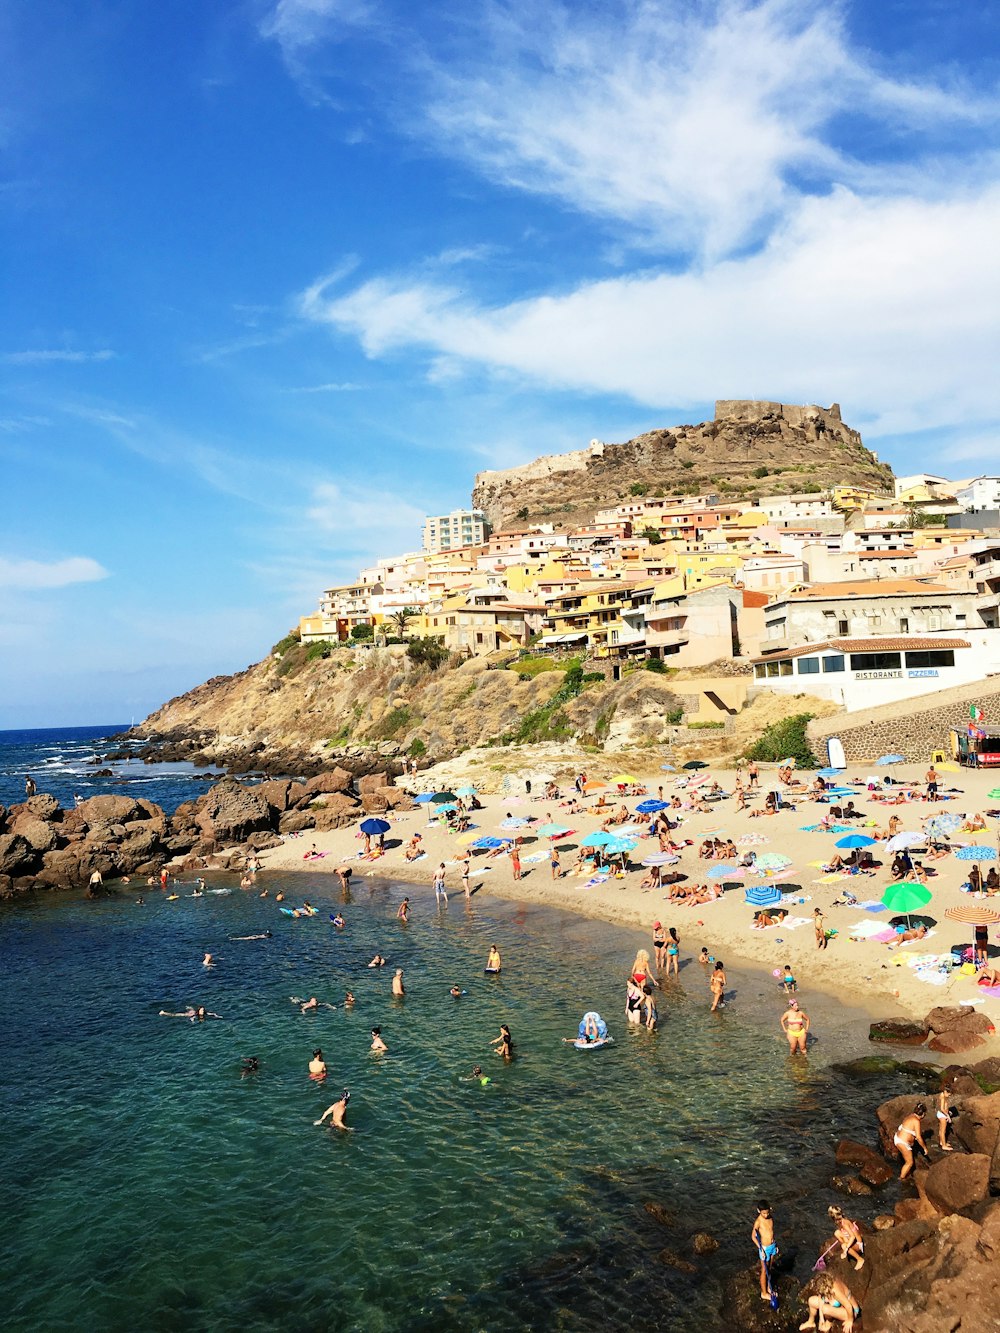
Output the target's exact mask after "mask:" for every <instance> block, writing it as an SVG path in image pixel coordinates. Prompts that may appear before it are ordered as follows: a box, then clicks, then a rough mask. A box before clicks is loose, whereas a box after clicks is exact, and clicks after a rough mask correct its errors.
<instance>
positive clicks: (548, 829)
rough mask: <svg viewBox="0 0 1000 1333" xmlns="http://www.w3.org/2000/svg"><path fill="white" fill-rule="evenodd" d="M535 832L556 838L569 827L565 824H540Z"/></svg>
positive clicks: (566, 831)
mask: <svg viewBox="0 0 1000 1333" xmlns="http://www.w3.org/2000/svg"><path fill="white" fill-rule="evenodd" d="M536 832H538V833H540V834H541V835H542V836H543V837H545V838H558V837H561V836H562V834H564V833H568V832H569V828H568V827H567V825H565V824H542V825H541V826H540V827H539V828H538V829H537V830H536Z"/></svg>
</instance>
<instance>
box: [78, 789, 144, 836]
mask: <svg viewBox="0 0 1000 1333" xmlns="http://www.w3.org/2000/svg"><path fill="white" fill-rule="evenodd" d="M76 814H77V816H78V817H79V818H80V819H82V820H83V821H84V822H85V823H86V824H87V825H88V826H89V827H90V828H93V827H95V825H99V824H127V823H128V821H129V820H131V819H146V818H148V815H147V813H146V811H145V810H144V809H143V806H142V804H140V802H139V801H134V800H133V799H132V798H131V796H91V797H90V798H89V799H88V800H86V801H81V802H80V804H79V805H78V806H77V807H76Z"/></svg>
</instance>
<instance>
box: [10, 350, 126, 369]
mask: <svg viewBox="0 0 1000 1333" xmlns="http://www.w3.org/2000/svg"><path fill="white" fill-rule="evenodd" d="M115 356H116V353H115V352H112V351H111V349H110V348H108V347H102V348H101V349H100V350H99V351H96V352H69V351H65V350H62V349H59V348H42V347H39V348H34V349H31V350H28V351H25V352H4V353H3V354H2V355H0V361H5V362H6V363H7V365H9V366H36V365H45V364H46V363H49V362H54V361H66V362H72V363H74V364H83V363H85V362H88V361H111V360H113V359H114V357H115Z"/></svg>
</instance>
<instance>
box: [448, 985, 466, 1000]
mask: <svg viewBox="0 0 1000 1333" xmlns="http://www.w3.org/2000/svg"><path fill="white" fill-rule="evenodd" d="M448 994H449V995H450V996H451V998H452V999H453V1000H460V999H461V998H462V996H463V995H464V994H465V991H464V990H462V988H461V987H460V986H452V988H451V990H450V991H449V992H448Z"/></svg>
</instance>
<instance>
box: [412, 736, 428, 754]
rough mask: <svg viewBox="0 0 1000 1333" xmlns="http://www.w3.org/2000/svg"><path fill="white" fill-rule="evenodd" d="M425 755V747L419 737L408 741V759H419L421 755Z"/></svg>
mask: <svg viewBox="0 0 1000 1333" xmlns="http://www.w3.org/2000/svg"><path fill="white" fill-rule="evenodd" d="M426 753H427V746H426V745H425V744H424V743H423V741H422V740H421V739H420V737H419V736H414V738H413V740H412V741H410V758H411V759H419V758H420V756H421V755H424V754H426Z"/></svg>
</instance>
